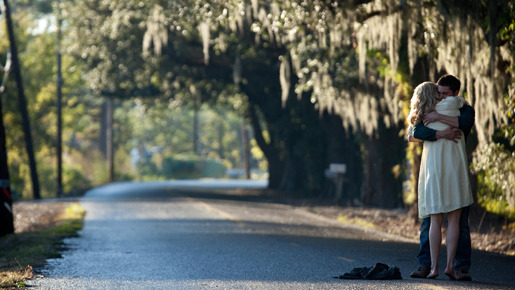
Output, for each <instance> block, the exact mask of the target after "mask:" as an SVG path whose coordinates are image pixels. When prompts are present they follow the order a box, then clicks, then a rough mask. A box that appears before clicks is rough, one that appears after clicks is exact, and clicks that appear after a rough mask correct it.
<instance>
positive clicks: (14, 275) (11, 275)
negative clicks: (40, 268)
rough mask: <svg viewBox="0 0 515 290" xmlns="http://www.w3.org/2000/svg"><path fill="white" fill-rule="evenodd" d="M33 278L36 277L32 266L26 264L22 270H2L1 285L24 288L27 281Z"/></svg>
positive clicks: (0, 273)
mask: <svg viewBox="0 0 515 290" xmlns="http://www.w3.org/2000/svg"><path fill="white" fill-rule="evenodd" d="M31 279H34V272H33V271H32V266H26V267H25V268H23V269H20V270H12V271H3V272H0V287H1V288H23V287H25V281H27V280H31Z"/></svg>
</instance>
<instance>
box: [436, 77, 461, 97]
mask: <svg viewBox="0 0 515 290" xmlns="http://www.w3.org/2000/svg"><path fill="white" fill-rule="evenodd" d="M437 84H438V85H439V86H442V87H449V89H451V91H452V92H453V93H454V92H455V91H459V90H460V87H461V81H460V79H458V78H457V77H455V76H453V75H451V74H445V75H443V76H441V77H440V79H438V82H437Z"/></svg>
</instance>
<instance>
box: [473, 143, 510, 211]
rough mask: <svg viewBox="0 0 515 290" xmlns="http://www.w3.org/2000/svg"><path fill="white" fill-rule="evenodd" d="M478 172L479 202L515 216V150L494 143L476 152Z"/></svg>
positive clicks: (475, 167) (488, 207)
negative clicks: (508, 149)
mask: <svg viewBox="0 0 515 290" xmlns="http://www.w3.org/2000/svg"><path fill="white" fill-rule="evenodd" d="M471 167H472V170H473V171H474V172H475V173H477V174H478V184H479V185H478V187H479V188H478V197H479V200H478V202H479V203H480V204H481V205H483V206H484V207H486V208H487V210H489V211H492V212H495V213H498V214H503V215H508V216H510V217H515V188H514V187H513V185H514V184H515V152H513V151H512V152H510V151H507V150H505V149H504V148H503V146H502V145H499V144H496V143H493V144H490V145H489V146H487V147H482V148H478V149H477V150H476V152H475V153H474V162H473V163H472V165H471Z"/></svg>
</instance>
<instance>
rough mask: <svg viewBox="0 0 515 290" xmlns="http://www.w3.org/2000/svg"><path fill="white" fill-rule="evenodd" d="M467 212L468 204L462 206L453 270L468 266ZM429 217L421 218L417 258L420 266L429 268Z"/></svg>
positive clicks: (466, 268)
mask: <svg viewBox="0 0 515 290" xmlns="http://www.w3.org/2000/svg"><path fill="white" fill-rule="evenodd" d="M469 212H470V206H467V207H464V208H463V209H462V211H461V217H460V237H459V239H458V249H457V250H456V260H455V262H454V268H455V270H466V271H468V270H469V268H470V263H471V261H470V255H471V254H472V247H471V245H470V228H469ZM430 225H431V219H430V218H429V217H427V218H424V219H422V225H421V226H420V251H419V252H418V255H417V260H418V263H419V265H420V266H423V267H427V268H431V250H430V249H429V226H430Z"/></svg>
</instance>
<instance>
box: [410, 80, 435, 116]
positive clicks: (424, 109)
mask: <svg viewBox="0 0 515 290" xmlns="http://www.w3.org/2000/svg"><path fill="white" fill-rule="evenodd" d="M437 98H438V87H437V86H436V84H435V83H432V82H423V83H421V84H420V85H418V86H417V87H416V88H415V91H414V92H413V97H412V98H411V105H410V108H411V110H410V113H409V115H408V123H409V124H411V125H415V124H417V123H420V122H422V118H423V117H424V115H425V114H427V113H429V112H430V111H432V110H433V109H434V108H435V105H436V103H437Z"/></svg>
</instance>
